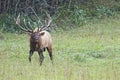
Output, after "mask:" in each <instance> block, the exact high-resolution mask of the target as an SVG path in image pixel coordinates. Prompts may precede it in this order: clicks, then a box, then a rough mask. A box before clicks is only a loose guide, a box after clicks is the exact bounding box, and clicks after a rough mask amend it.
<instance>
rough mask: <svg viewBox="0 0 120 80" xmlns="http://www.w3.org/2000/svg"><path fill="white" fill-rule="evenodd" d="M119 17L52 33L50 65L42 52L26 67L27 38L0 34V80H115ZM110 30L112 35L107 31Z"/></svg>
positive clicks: (119, 73) (119, 69) (119, 68)
mask: <svg viewBox="0 0 120 80" xmlns="http://www.w3.org/2000/svg"><path fill="white" fill-rule="evenodd" d="M119 25H120V17H117V18H114V19H111V18H109V19H108V18H107V19H104V20H98V21H95V22H92V23H87V24H86V25H83V27H79V28H76V29H71V30H69V31H57V32H52V33H51V35H52V40H53V53H54V64H53V65H52V63H51V60H50V58H49V55H48V53H47V52H44V62H43V65H42V66H40V65H39V56H38V54H37V53H36V52H35V53H34V55H33V56H32V62H31V63H29V61H28V55H29V40H28V39H29V36H28V35H26V34H13V33H2V34H0V36H1V38H2V37H4V38H2V39H0V42H1V43H0V61H1V63H0V80H107V79H108V80H119V79H120V38H119V36H120V31H119V30H120V27H119ZM111 30H112V31H111Z"/></svg>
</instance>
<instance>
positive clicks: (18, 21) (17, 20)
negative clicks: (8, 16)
mask: <svg viewBox="0 0 120 80" xmlns="http://www.w3.org/2000/svg"><path fill="white" fill-rule="evenodd" d="M16 24H17V25H18V26H19V27H20V29H22V30H23V31H25V32H30V33H31V32H32V30H28V29H25V28H23V27H22V26H21V25H20V13H19V15H18V17H17V19H16Z"/></svg>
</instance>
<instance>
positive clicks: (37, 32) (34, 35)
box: [16, 13, 52, 42]
mask: <svg viewBox="0 0 120 80" xmlns="http://www.w3.org/2000/svg"><path fill="white" fill-rule="evenodd" d="M46 15H47V17H48V22H47V25H46V26H43V25H42V26H41V28H40V27H39V26H38V27H37V28H36V29H33V28H32V27H23V26H21V25H20V14H19V15H18V17H17V19H16V24H17V25H18V27H19V28H20V29H21V30H22V31H24V32H27V33H28V34H29V35H30V37H31V39H32V40H33V42H38V39H39V37H40V36H41V35H44V32H41V31H43V30H46V29H47V28H48V27H49V26H50V24H51V22H52V19H51V17H50V15H49V14H47V13H46ZM30 26H31V25H30Z"/></svg>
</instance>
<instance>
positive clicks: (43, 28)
mask: <svg viewBox="0 0 120 80" xmlns="http://www.w3.org/2000/svg"><path fill="white" fill-rule="evenodd" d="M46 15H47V17H48V23H47V25H46V26H45V27H44V26H42V27H41V29H40V31H42V30H45V29H47V28H48V27H49V26H50V24H51V22H52V18H51V17H50V15H49V14H48V13H47V12H46Z"/></svg>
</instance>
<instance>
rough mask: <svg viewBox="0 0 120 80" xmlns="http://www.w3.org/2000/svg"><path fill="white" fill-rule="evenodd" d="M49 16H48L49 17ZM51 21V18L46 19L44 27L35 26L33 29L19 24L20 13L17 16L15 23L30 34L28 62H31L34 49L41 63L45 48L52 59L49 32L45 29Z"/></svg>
mask: <svg viewBox="0 0 120 80" xmlns="http://www.w3.org/2000/svg"><path fill="white" fill-rule="evenodd" d="M49 18H50V17H49ZM50 23H51V19H50V20H49V21H48V24H47V26H46V27H42V28H39V27H38V28H36V29H35V30H32V29H26V28H23V27H22V26H21V25H20V15H19V16H18V17H17V20H16V24H17V25H18V26H19V27H20V28H21V29H22V30H23V31H25V32H28V33H29V35H30V50H29V57H28V59H29V62H31V57H32V55H33V53H34V52H35V51H37V52H38V55H39V62H40V65H42V62H43V60H44V55H43V52H44V51H45V50H46V49H47V51H48V53H49V56H50V59H51V60H53V55H52V39H51V35H50V34H49V32H47V31H46V30H45V29H46V28H47V27H49V25H50Z"/></svg>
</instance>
